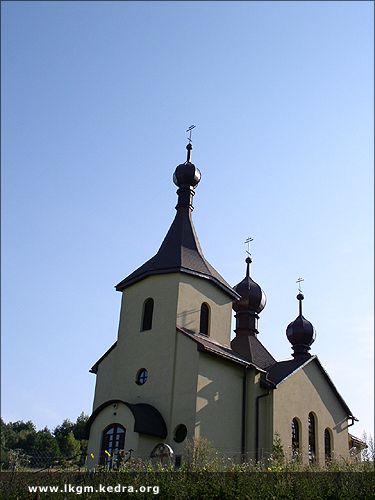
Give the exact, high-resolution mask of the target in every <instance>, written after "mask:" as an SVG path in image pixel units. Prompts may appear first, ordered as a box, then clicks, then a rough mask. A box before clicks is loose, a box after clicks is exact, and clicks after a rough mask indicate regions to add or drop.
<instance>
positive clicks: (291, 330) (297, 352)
mask: <svg viewBox="0 0 375 500" xmlns="http://www.w3.org/2000/svg"><path fill="white" fill-rule="evenodd" d="M304 298H305V297H304V296H303V294H302V293H299V294H298V295H297V300H298V301H299V315H298V316H297V318H296V319H295V320H294V321H292V322H291V323H290V324H289V325H288V327H287V329H286V336H287V337H288V340H289V342H290V343H291V344H292V349H293V356H294V357H296V356H306V357H310V356H311V354H309V350H310V346H311V344H312V343H313V342H314V341H315V335H316V334H315V328H314V327H313V325H312V324H311V323H310V321H308V320H307V319H306V318H304V317H303V316H302V301H303V299H304Z"/></svg>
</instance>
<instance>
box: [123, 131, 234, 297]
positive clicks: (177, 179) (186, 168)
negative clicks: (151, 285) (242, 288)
mask: <svg viewBox="0 0 375 500" xmlns="http://www.w3.org/2000/svg"><path fill="white" fill-rule="evenodd" d="M186 149H187V159H186V161H185V162H184V163H181V164H180V165H178V166H177V167H176V169H175V172H174V174H173V182H174V183H175V184H176V186H177V187H178V189H177V196H178V200H177V205H176V210H177V213H176V216H175V218H174V221H173V222H172V225H171V227H170V228H169V231H168V233H167V234H166V236H165V238H164V241H163V243H162V244H161V246H160V248H159V250H158V252H157V253H156V255H154V257H152V258H151V259H150V260H148V261H147V262H146V263H145V264H143V265H142V266H141V267H139V268H138V269H136V270H135V271H134V272H133V273H131V274H130V275H129V276H127V277H126V278H125V279H124V280H122V281H121V282H120V283H119V284H118V285H117V286H116V290H117V291H122V290H124V289H125V288H127V287H128V286H130V285H132V284H133V283H136V282H137V281H140V280H142V279H144V278H146V277H147V276H150V275H155V274H165V273H175V272H181V273H187V274H191V275H194V276H198V277H199V278H203V279H207V280H209V281H211V282H212V284H214V285H216V286H218V287H219V288H221V290H223V291H224V292H225V293H226V294H227V295H229V296H230V297H231V298H232V299H238V297H239V296H238V293H236V292H235V291H234V289H233V288H232V287H231V286H230V285H229V284H228V283H227V282H226V281H225V280H224V278H223V277H222V276H220V274H219V273H218V272H217V271H216V269H214V268H213V267H212V266H211V264H210V263H209V262H208V261H207V260H206V259H205V257H204V255H203V252H202V249H201V247H200V244H199V240H198V237H197V234H196V231H195V228H194V224H193V220H192V211H193V196H194V194H195V188H196V187H197V185H198V184H199V182H200V180H201V172H200V170H199V169H198V168H197V167H196V166H195V165H194V164H193V163H192V162H191V151H192V149H193V146H192V144H191V140H190V139H189V143H188V145H187V146H186Z"/></svg>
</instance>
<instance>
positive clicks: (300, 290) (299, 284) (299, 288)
mask: <svg viewBox="0 0 375 500" xmlns="http://www.w3.org/2000/svg"><path fill="white" fill-rule="evenodd" d="M302 281H305V280H304V279H303V278H298V279H297V281H296V283H298V291H299V293H302V289H301V283H302Z"/></svg>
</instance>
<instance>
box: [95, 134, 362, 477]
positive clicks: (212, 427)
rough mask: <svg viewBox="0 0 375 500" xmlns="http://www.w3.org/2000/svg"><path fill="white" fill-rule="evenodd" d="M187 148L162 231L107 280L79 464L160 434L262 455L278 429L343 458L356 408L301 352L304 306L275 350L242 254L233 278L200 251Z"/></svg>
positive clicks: (293, 445) (291, 446)
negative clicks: (101, 342)
mask: <svg viewBox="0 0 375 500" xmlns="http://www.w3.org/2000/svg"><path fill="white" fill-rule="evenodd" d="M186 149H187V160H186V162H185V163H182V164H181V165H178V166H177V168H176V170H175V172H174V176H173V180H174V183H175V184H176V186H177V188H178V189H177V196H178V200H177V205H176V215H175V218H174V220H173V222H172V225H171V226H170V228H169V231H168V233H167V234H166V236H165V238H164V240H163V242H162V244H161V246H160V248H159V250H158V252H157V253H156V255H154V256H153V257H152V258H151V259H150V260H148V261H147V262H146V263H144V264H143V265H142V266H140V267H139V268H138V269H136V270H135V271H134V272H132V273H131V274H129V275H128V276H127V277H126V278H125V279H123V280H122V281H121V282H120V283H119V284H118V285H117V286H116V290H117V291H119V292H121V294H122V303H121V312H120V320H119V328H118V337H117V340H116V342H115V343H114V344H113V345H112V346H111V347H110V348H109V349H108V350H107V352H105V353H104V354H103V356H102V357H101V358H100V359H98V361H96V363H95V364H94V365H93V366H92V368H91V370H90V371H91V372H92V373H94V374H95V375H96V387H95V397H94V403H93V412H92V414H91V416H90V418H89V422H88V433H89V444H88V465H89V466H91V467H94V466H96V465H98V464H102V465H107V466H109V467H111V466H113V465H114V464H116V463H118V461H119V460H120V457H121V456H123V455H124V453H126V452H128V451H129V450H132V454H133V456H135V457H142V458H149V457H150V456H152V454H154V453H155V450H157V449H158V446H159V449H160V445H168V446H167V447H165V446H164V449H168V450H173V454H174V455H175V456H176V457H179V460H184V450H185V446H186V443H187V442H188V441H189V440H190V441H191V440H192V439H194V438H199V437H202V438H206V439H207V440H208V441H210V442H211V443H212V445H213V446H214V448H215V449H216V450H217V451H218V452H219V453H222V454H224V455H227V456H231V457H237V458H238V460H241V459H248V460H262V459H264V458H267V457H269V456H270V454H271V452H272V444H273V441H274V439H275V436H277V435H278V436H279V437H280V439H281V443H282V446H283V449H284V452H285V453H286V455H287V456H288V457H289V458H293V457H296V456H297V455H298V456H300V457H301V459H302V460H303V461H304V462H306V463H307V462H310V463H314V462H316V463H319V464H321V465H322V464H324V463H325V461H327V460H329V459H331V458H332V457H334V458H344V459H346V458H348V457H349V434H348V427H350V426H351V425H353V423H354V421H355V420H357V419H356V418H355V417H354V416H353V413H352V411H351V410H350V409H349V407H348V405H347V404H346V402H345V401H344V400H343V398H342V397H341V396H340V394H339V392H338V391H337V389H336V387H335V385H334V384H333V382H332V380H331V378H330V377H329V375H328V374H327V372H326V371H325V369H324V368H323V366H322V365H321V363H320V361H319V359H318V357H317V356H316V355H314V354H311V353H310V349H311V345H312V344H313V342H314V340H315V330H314V327H313V325H312V324H311V323H310V322H309V321H308V320H307V319H306V318H304V316H303V310H302V309H303V307H302V305H303V300H304V296H303V295H302V293H299V294H298V295H297V303H296V309H297V304H298V315H297V317H296V319H295V320H294V321H292V322H291V323H290V324H289V325H288V326H287V328H286V337H287V340H288V341H289V342H290V344H291V350H292V352H291V357H290V359H287V360H282V361H277V360H276V359H275V358H274V357H273V356H272V354H271V353H270V352H269V351H268V350H267V349H266V347H265V346H264V345H263V343H262V342H261V340H260V338H259V337H261V335H260V333H259V329H258V320H259V315H260V313H261V312H262V310H263V309H264V307H265V305H266V296H265V294H264V292H263V290H262V289H261V287H260V286H259V285H258V284H257V283H256V282H255V281H254V280H253V279H252V277H251V264H252V260H251V258H250V257H248V258H247V259H246V267H245V266H244V278H243V280H242V281H240V282H239V283H238V284H237V285H235V286H233V287H232V286H231V285H230V284H228V283H227V282H226V281H225V279H224V278H223V277H222V276H221V275H220V274H219V273H218V271H216V269H214V267H213V266H212V265H211V264H210V263H209V262H208V261H207V260H206V259H205V257H204V255H203V252H202V249H201V247H200V244H199V240H198V237H197V234H196V231H195V228H194V225H193V221H192V212H193V197H194V194H195V189H196V187H197V185H198V184H199V182H200V180H201V173H200V171H199V169H198V168H196V166H195V165H194V164H193V163H192V162H191V149H192V145H191V143H189V144H188V145H187V147H186ZM232 310H234V312H235V318H236V328H235V337H234V338H233V340H231V319H232ZM292 315H293V312H292V311H291V316H292ZM162 448H163V446H162Z"/></svg>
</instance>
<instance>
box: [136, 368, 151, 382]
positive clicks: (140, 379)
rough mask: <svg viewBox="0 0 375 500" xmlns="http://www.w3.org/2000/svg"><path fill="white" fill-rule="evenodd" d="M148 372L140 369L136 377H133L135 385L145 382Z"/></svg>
mask: <svg viewBox="0 0 375 500" xmlns="http://www.w3.org/2000/svg"><path fill="white" fill-rule="evenodd" d="M147 379H148V371H147V370H146V368H141V369H140V370H138V371H137V376H136V377H135V383H136V384H138V385H143V384H145V383H146V382H147Z"/></svg>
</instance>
